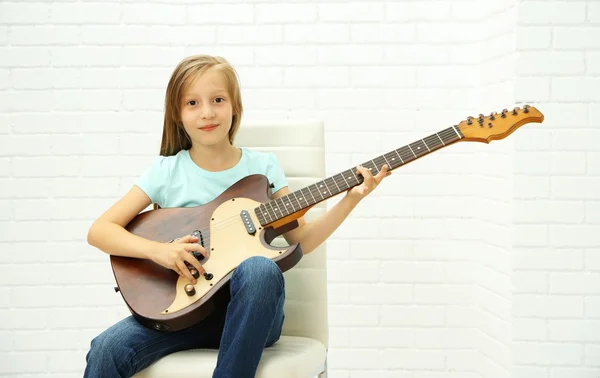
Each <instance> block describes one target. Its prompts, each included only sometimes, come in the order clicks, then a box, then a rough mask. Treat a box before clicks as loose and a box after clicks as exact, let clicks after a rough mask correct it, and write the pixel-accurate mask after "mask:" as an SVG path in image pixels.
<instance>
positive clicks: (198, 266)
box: [183, 253, 206, 274]
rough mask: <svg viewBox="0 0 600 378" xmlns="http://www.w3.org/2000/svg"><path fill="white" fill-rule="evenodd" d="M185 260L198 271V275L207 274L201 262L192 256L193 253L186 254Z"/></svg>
mask: <svg viewBox="0 0 600 378" xmlns="http://www.w3.org/2000/svg"><path fill="white" fill-rule="evenodd" d="M183 259H184V260H185V261H187V262H188V263H190V265H192V266H193V267H194V268H196V270H197V271H198V273H200V274H204V273H205V272H206V270H204V267H203V266H202V264H200V261H198V260H197V259H196V258H195V257H194V255H192V254H191V253H186V254H185V255H184V258H183Z"/></svg>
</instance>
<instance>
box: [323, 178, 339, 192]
mask: <svg viewBox="0 0 600 378" xmlns="http://www.w3.org/2000/svg"><path fill="white" fill-rule="evenodd" d="M331 183H333V185H335V188H333V189H334V190H331V189H329V195H330V196H334V195H336V194H338V193H340V192H341V190H340V187H339V186H338V184H337V182H335V180H334V179H333V177H328V178H326V179H325V185H327V187H328V188H330V187H332V186H333V185H331ZM336 188H337V191H335V189H336Z"/></svg>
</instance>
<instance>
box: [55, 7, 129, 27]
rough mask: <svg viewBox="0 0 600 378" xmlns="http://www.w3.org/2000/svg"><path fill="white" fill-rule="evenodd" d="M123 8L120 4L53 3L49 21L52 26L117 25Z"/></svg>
mask: <svg viewBox="0 0 600 378" xmlns="http://www.w3.org/2000/svg"><path fill="white" fill-rule="evenodd" d="M122 8H123V7H122V6H121V5H120V4H110V3H107V4H83V3H80V4H62V3H53V4H52V8H51V9H50V21H51V22H52V23H53V24H90V23H94V24H119V23H120V22H121V19H122V14H123V9H122Z"/></svg>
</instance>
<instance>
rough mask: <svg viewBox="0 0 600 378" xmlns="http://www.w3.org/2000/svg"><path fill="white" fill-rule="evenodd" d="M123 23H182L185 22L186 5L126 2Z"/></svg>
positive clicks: (123, 10)
mask: <svg viewBox="0 0 600 378" xmlns="http://www.w3.org/2000/svg"><path fill="white" fill-rule="evenodd" d="M122 8H123V9H122V15H123V16H122V19H123V23H125V24H128V25H134V24H157V23H160V24H164V25H181V24H184V23H185V15H186V7H185V5H175V4H145V5H138V4H125V5H123V6H122Z"/></svg>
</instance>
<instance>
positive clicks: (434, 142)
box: [423, 134, 443, 151]
mask: <svg viewBox="0 0 600 378" xmlns="http://www.w3.org/2000/svg"><path fill="white" fill-rule="evenodd" d="M436 136H437V138H436ZM438 139H439V136H438V135H437V134H433V135H430V136H428V137H427V138H425V139H423V141H424V142H425V145H426V146H427V148H428V149H429V151H432V150H436V149H438V148H440V147H442V146H443V143H442V144H440V143H439V142H438Z"/></svg>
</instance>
